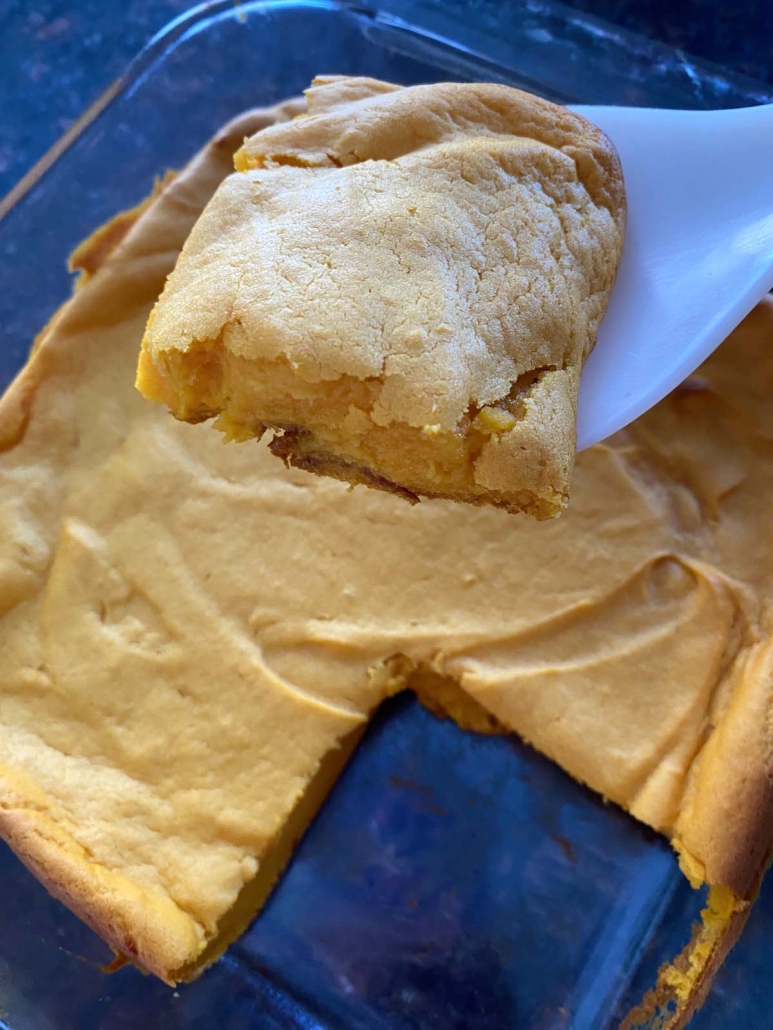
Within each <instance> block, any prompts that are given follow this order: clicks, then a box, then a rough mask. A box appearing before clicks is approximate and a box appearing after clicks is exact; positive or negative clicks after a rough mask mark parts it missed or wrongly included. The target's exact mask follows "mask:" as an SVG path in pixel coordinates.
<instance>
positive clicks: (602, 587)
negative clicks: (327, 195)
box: [0, 108, 773, 1018]
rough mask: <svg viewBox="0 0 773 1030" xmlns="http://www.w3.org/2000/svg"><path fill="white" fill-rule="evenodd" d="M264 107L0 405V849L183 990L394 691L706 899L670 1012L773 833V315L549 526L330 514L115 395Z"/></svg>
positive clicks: (273, 467)
mask: <svg viewBox="0 0 773 1030" xmlns="http://www.w3.org/2000/svg"><path fill="white" fill-rule="evenodd" d="M291 110H292V108H291ZM281 115H282V112H279V116H281ZM261 117H265V116H260V115H256V116H248V117H247V119H246V121H242V122H240V123H237V124H236V125H235V126H233V127H232V128H231V129H230V130H228V131H227V132H226V133H225V134H224V135H223V136H221V137H220V138H219V139H218V140H217V141H216V142H215V143H214V144H213V145H211V146H210V147H209V148H207V149H206V150H205V151H204V152H203V153H202V154H201V155H200V156H199V157H198V158H197V159H195V161H194V162H193V163H192V164H191V166H189V167H188V168H187V169H186V170H185V171H184V172H182V173H181V174H180V175H179V176H177V177H176V178H175V179H174V180H173V181H171V182H167V183H166V184H165V185H164V187H163V189H162V191H161V192H160V194H159V195H158V196H157V197H156V198H155V199H154V200H153V201H152V202H151V203H149V204H148V205H147V206H146V207H145V208H144V209H143V210H142V211H141V212H139V213H136V214H135V216H134V218H133V219H132V218H129V219H124V220H123V222H122V223H121V224H120V228H119V229H116V228H115V226H114V227H112V228H111V229H110V230H108V231H105V232H103V233H100V234H99V235H98V236H97V238H96V240H95V243H94V244H93V245H85V246H84V247H83V248H81V249H80V251H79V254H78V262H79V263H80V264H81V265H82V266H83V267H86V268H88V269H89V271H88V273H87V274H86V275H85V276H84V278H83V279H82V281H81V284H80V286H79V289H78V290H77V292H76V293H75V295H74V297H73V298H72V299H71V300H70V301H69V302H68V304H66V305H65V307H64V308H63V309H62V310H61V311H60V312H59V313H58V314H57V315H56V316H55V318H54V319H53V320H52V321H51V323H50V324H49V326H48V327H47V328H46V330H45V332H44V333H43V334H42V336H41V338H40V339H39V341H38V342H37V344H36V347H35V349H34V352H33V354H32V355H31V358H30V361H29V362H28V364H27V366H26V367H25V369H24V370H23V371H22V372H21V373H20V375H19V377H18V379H17V380H16V381H15V383H14V384H13V385H12V386H11V388H10V389H9V391H8V392H7V393H6V395H5V396H4V398H3V399H2V402H1V403H0V478H1V479H2V484H3V489H2V503H1V504H0V599H1V602H2V607H1V609H0V755H1V756H2V761H1V763H0V832H2V835H3V836H4V838H5V839H6V840H7V841H8V842H9V843H10V845H11V846H12V848H13V849H14V850H15V851H16V852H17V854H19V856H20V857H21V858H22V859H23V860H24V861H25V862H26V863H27V864H28V865H29V866H30V868H31V869H33V871H34V872H35V873H36V874H37V875H38V876H39V878H40V879H41V881H42V882H43V883H45V884H46V886H47V887H48V888H49V889H50V890H51V891H52V892H53V893H54V894H56V895H57V896H58V897H60V898H62V899H63V900H64V901H65V902H66V903H67V904H68V905H70V907H71V908H73V909H74V910H75V911H76V912H77V913H78V914H80V915H81V916H82V917H83V918H84V919H85V920H86V921H87V922H89V923H90V924H91V925H92V926H94V927H95V928H96V929H97V930H98V931H99V932H100V933H101V934H102V935H103V936H104V937H105V939H106V940H108V941H109V942H110V943H111V944H112V945H113V947H114V948H116V950H118V951H119V952H122V953H123V954H125V955H127V956H128V957H129V958H130V959H131V960H132V961H133V962H135V963H136V964H138V965H139V966H141V967H142V968H144V969H146V970H149V971H151V972H153V973H155V974H156V975H158V976H160V977H162V978H163V979H165V980H167V981H169V982H173V981H175V980H178V979H181V978H183V977H189V976H191V975H195V973H197V972H198V971H199V970H200V969H201V968H203V966H204V965H205V964H206V963H207V962H208V961H210V960H212V959H213V958H214V957H216V955H217V954H218V953H219V951H220V950H222V948H223V947H224V946H225V945H226V944H227V942H228V941H229V940H230V939H231V938H232V937H233V936H234V935H235V934H238V932H239V931H240V929H241V928H243V926H244V925H246V923H247V922H248V921H249V919H250V917H251V915H252V914H253V913H254V911H255V910H256V908H257V907H258V906H259V905H260V903H261V902H262V899H263V898H264V897H265V896H266V894H267V892H268V891H269V890H270V887H271V885H272V884H273V882H274V881H275V879H276V876H277V875H278V873H279V871H280V869H281V867H282V865H283V863H284V862H285V861H286V859H287V856H288V855H289V853H290V851H291V849H292V844H293V842H294V840H295V839H296V838H297V836H298V835H299V834H300V833H302V831H303V828H304V827H305V825H307V822H308V820H309V819H310V818H311V815H312V814H313V812H314V811H316V809H317V808H318V806H319V805H320V804H321V803H322V800H323V798H324V795H325V793H326V792H327V790H328V787H329V784H330V782H331V781H332V779H334V777H335V775H336V773H337V770H338V768H339V767H340V766H341V764H343V763H344V762H345V760H346V757H347V755H348V753H349V751H350V750H351V748H353V747H354V746H356V741H357V739H358V737H359V735H360V734H361V733H362V731H363V729H364V728H365V726H366V725H367V723H368V720H369V719H370V717H371V715H372V713H373V712H374V711H375V710H376V708H377V707H378V705H379V704H380V703H381V702H382V700H383V699H384V698H386V697H388V696H391V695H393V694H394V693H396V692H398V691H400V690H403V689H409V690H415V691H416V692H417V694H418V696H419V697H421V698H422V699H423V700H424V702H425V703H426V704H428V706H429V707H431V708H433V709H434V710H435V711H437V712H439V713H448V714H450V716H451V717H452V718H454V719H455V720H456V721H458V722H459V723H460V724H461V725H462V726H467V727H469V728H471V729H476V730H485V731H497V730H499V731H501V730H502V729H507V730H512V731H515V732H517V733H519V734H520V735H521V736H522V737H524V738H525V739H526V740H528V741H530V742H531V743H532V744H533V745H534V746H535V747H537V748H538V749H539V750H541V751H542V752H544V753H545V754H547V755H548V756H550V757H551V758H553V759H554V760H555V761H556V762H558V763H559V764H560V765H561V766H562V767H563V768H564V769H566V770H567V771H568V772H569V773H570V774H571V775H572V776H574V777H575V778H576V779H578V780H580V781H582V782H585V783H587V784H589V785H590V786H591V787H592V788H594V789H595V790H597V791H598V792H599V793H600V794H602V795H604V796H605V797H607V798H609V799H610V800H612V801H615V802H616V803H618V804H619V805H621V806H623V807H624V808H626V809H627V810H628V811H630V812H631V813H632V814H633V815H634V816H636V817H637V818H638V819H640V820H642V821H643V822H645V823H647V824H648V825H650V826H652V827H654V828H655V829H657V830H658V831H660V832H662V833H664V834H665V835H667V836H668V837H669V838H670V839H671V840H672V841H673V843H674V845H675V847H676V848H677V850H678V852H679V854H680V858H681V861H682V865H683V868H684V869H685V871H686V872H687V873H688V875H689V876H690V877H691V879H692V880H693V882H695V883H696V884H697V883H699V882H701V881H705V882H707V883H709V884H711V885H712V886H713V887H714V888H715V890H714V893H713V901H712V903H713V905H714V909H715V914H714V915H713V916H712V917H710V918H709V919H708V921H707V924H706V929H705V930H704V931H701V933H702V934H703V936H702V938H700V939H699V940H698V942H697V944H696V945H695V946H694V947H693V948H692V949H691V950H690V953H689V956H688V957H687V958H685V960H684V962H683V963H682V964H683V965H684V966H685V968H682V969H679V968H677V969H676V971H672V972H671V973H670V974H669V975H668V976H667V977H666V978H665V979H664V980H663V982H662V984H661V987H662V990H663V991H664V992H665V995H666V996H668V997H672V998H675V999H676V1000H677V1002H678V1009H679V1011H680V1012H682V1013H684V1012H686V1011H687V1010H688V1009H689V1007H690V1005H692V1004H693V1002H694V1000H695V999H696V998H697V997H698V996H699V992H700V990H701V989H703V987H705V985H706V984H707V982H708V978H709V976H710V972H711V970H712V968H713V967H714V965H716V963H717V962H718V961H719V958H720V957H721V955H722V953H723V950H724V949H725V948H726V947H727V946H728V944H729V942H730V941H731V939H732V936H733V934H735V933H736V932H737V931H738V929H739V928H740V925H741V924H742V922H743V919H744V918H745V915H746V912H747V911H748V904H749V902H750V900H751V899H752V897H753V896H754V892H755V891H756V888H757V885H758V882H759V878H760V876H761V872H762V869H763V868H764V865H765V863H766V861H767V858H768V854H769V849H770V843H771V841H770V834H771V826H773V819H772V818H771V816H772V815H773V813H772V812H771V791H770V778H769V754H770V749H769V745H768V732H769V726H770V720H769V717H768V712H769V705H770V693H771V685H772V677H771V660H772V659H771V653H772V647H771V636H770V630H771V596H772V595H773V590H772V589H771V583H772V582H773V558H772V556H771V553H770V549H769V548H768V547H767V539H768V528H769V527H768V512H769V508H770V504H769V500H770V498H771V497H773V468H772V466H771V462H770V448H771V441H773V422H772V421H771V420H772V419H773V412H771V407H770V403H769V398H770V396H771V390H772V389H773V351H771V348H770V346H769V341H770V338H771V334H772V333H773V308H772V307H771V306H770V305H769V304H767V303H766V304H763V305H761V306H760V307H759V308H758V309H757V310H756V311H755V312H754V313H753V314H752V315H751V316H750V317H749V318H748V319H747V320H746V322H745V323H744V324H743V325H742V326H741V327H740V328H739V329H738V331H737V332H736V333H734V334H733V336H732V337H731V338H730V340H729V341H728V342H727V343H726V344H725V345H724V346H723V347H722V348H721V349H720V350H719V351H718V352H717V353H716V354H715V355H714V356H713V357H712V358H711V360H710V361H709V362H707V363H706V365H705V366H704V367H703V369H702V370H701V372H700V374H699V375H698V376H696V377H693V378H692V379H691V380H689V381H688V382H687V383H686V384H685V385H684V386H683V387H682V388H680V389H679V390H677V391H676V392H675V393H674V394H673V395H672V396H671V397H670V398H668V399H667V400H666V401H664V402H663V403H662V404H661V405H660V406H659V407H658V408H657V409H656V410H654V411H653V412H651V413H650V414H649V415H648V416H647V417H645V418H643V419H641V420H639V422H637V423H636V424H635V425H634V426H632V427H630V428H629V429H628V430H627V431H626V432H625V433H622V434H619V435H618V436H617V437H615V438H613V439H612V440H610V441H608V442H607V443H606V444H605V445H603V446H600V447H597V448H594V449H592V450H591V451H589V452H588V453H587V454H583V455H582V456H581V457H580V460H579V463H578V469H577V473H576V481H575V488H574V503H573V506H572V509H571V511H570V512H569V513H568V514H567V515H566V516H565V517H564V518H562V519H561V520H559V521H552V522H546V523H540V524H538V523H533V522H527V521H526V520H513V519H511V518H510V517H509V516H508V515H507V513H505V512H501V511H496V510H494V509H491V508H472V507H469V506H461V505H457V504H453V503H447V502H443V501H434V502H431V503H427V504H422V505H421V506H419V507H417V508H416V507H414V508H412V507H409V506H408V505H405V504H404V503H402V502H401V501H400V499H398V498H394V497H391V496H390V495H389V494H386V493H379V492H375V491H362V492H359V493H358V492H355V493H354V494H353V495H352V494H350V493H349V492H348V491H347V489H346V487H345V486H343V485H341V484H338V483H336V482H334V481H332V480H330V479H325V478H322V477H308V476H306V475H304V474H303V473H302V472H295V471H293V470H286V469H284V468H283V467H282V465H281V464H280V463H279V462H277V461H276V460H275V459H274V458H273V457H272V456H271V455H270V454H269V453H267V450H266V448H265V447H264V446H263V445H260V444H256V445H248V446H244V447H233V446H223V445H222V443H221V442H220V440H219V438H218V436H217V434H215V433H212V432H211V430H210V429H208V428H207V427H206V426H194V427H191V426H187V425H183V424H180V423H178V422H177V421H175V420H174V419H173V418H171V417H170V416H169V415H168V414H167V413H166V412H165V411H164V410H163V409H162V408H161V407H160V406H156V405H151V404H148V403H146V402H145V401H144V400H143V399H142V398H141V397H140V396H139V395H138V394H137V393H136V391H135V390H134V387H133V375H134V369H135V363H136V356H137V352H138V349H139V345H140V339H141V337H142V332H143V327H144V325H145V321H146V319H147V315H148V312H149V310H150V308H151V306H152V305H153V303H154V301H155V299H156V297H157V296H158V294H159V292H160V290H161V288H162V286H163V281H164V277H165V276H166V275H167V273H168V272H169V270H170V268H171V266H172V264H173V263H174V259H175V255H176V254H177V252H178V251H179V248H180V247H181V246H182V243H183V241H184V239H185V238H186V236H187V233H188V231H189V228H190V226H191V224H192V222H193V220H194V219H195V217H196V215H197V213H198V212H199V211H200V210H201V209H202V208H203V206H204V204H205V203H206V201H207V198H208V197H209V196H210V195H211V193H212V191H213V190H214V189H215V187H216V185H217V183H218V182H219V181H221V179H222V178H223V176H225V175H226V174H227V172H228V167H229V164H230V152H231V150H232V149H233V148H234V147H235V146H237V145H238V143H239V141H240V140H241V139H242V138H243V136H244V135H245V133H246V132H249V131H251V128H252V127H254V126H255V125H256V124H260V121H259V119H260V118H261ZM122 234H123V235H122ZM95 248H98V250H97V249H95ZM749 368H753V369H754V370H755V375H754V376H752V377H750V376H749V375H748V369H749ZM685 963H686V965H685ZM675 1018H676V1017H675ZM679 1018H681V1017H679Z"/></svg>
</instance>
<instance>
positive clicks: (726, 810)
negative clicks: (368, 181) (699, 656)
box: [674, 639, 773, 899]
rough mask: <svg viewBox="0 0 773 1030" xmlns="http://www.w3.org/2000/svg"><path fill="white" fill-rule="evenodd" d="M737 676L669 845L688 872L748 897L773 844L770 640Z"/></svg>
mask: <svg viewBox="0 0 773 1030" xmlns="http://www.w3.org/2000/svg"><path fill="white" fill-rule="evenodd" d="M740 679H741V681H740V683H739V684H738V685H737V686H736V689H735V690H734V692H733V695H732V698H731V700H730V702H729V705H728V708H727V710H726V712H725V713H724V714H723V718H722V720H721V722H720V723H719V725H717V727H716V728H715V729H714V731H713V733H712V735H711V737H710V738H709V740H708V742H707V743H706V745H705V746H704V748H703V749H702V752H701V753H700V755H699V756H698V758H697V759H696V762H695V763H694V766H693V770H692V772H691V777H690V785H689V788H688V793H687V797H686V800H685V803H684V805H683V807H682V810H681V811H680V813H679V819H678V821H677V824H676V829H675V834H674V844H675V846H676V848H677V850H678V851H679V853H680V858H681V863H682V866H683V868H684V870H685V872H686V873H687V875H688V876H689V877H690V879H692V880H693V881H697V882H706V883H712V884H722V885H723V886H725V887H727V888H729V889H730V890H731V891H733V893H734V894H735V895H736V896H737V897H739V898H744V899H751V898H752V897H754V896H755V894H756V892H757V889H758V886H759V882H760V878H761V876H762V871H763V870H764V869H765V867H766V865H767V863H768V861H769V859H770V854H771V848H772V847H773V782H772V781H771V776H772V775H773V761H772V759H773V750H772V749H771V738H770V734H771V706H772V705H773V640H770V639H769V640H767V641H765V642H764V643H762V644H757V645H755V646H754V647H752V649H751V651H750V653H749V655H748V657H747V658H746V661H745V664H744V668H743V672H742V673H741V677H740ZM698 856H699V857H698Z"/></svg>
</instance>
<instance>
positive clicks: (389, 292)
mask: <svg viewBox="0 0 773 1030" xmlns="http://www.w3.org/2000/svg"><path fill="white" fill-rule="evenodd" d="M307 101H308V108H309V110H308V114H307V115H305V116H304V117H301V118H298V119H295V120H293V121H291V122H285V123H282V124H281V125H277V126H275V127H273V128H271V129H268V130H263V131H261V132H258V133H256V134H254V135H252V136H250V137H249V138H248V139H247V140H246V141H245V142H244V145H243V146H242V147H241V149H240V150H239V151H238V153H237V154H236V168H237V171H236V172H235V173H234V175H232V176H230V177H229V178H227V179H226V180H225V182H224V183H223V184H222V186H221V187H220V188H219V189H218V191H217V192H216V194H215V196H214V197H213V198H212V201H211V202H210V203H209V205H208V206H207V208H206V210H205V212H204V214H203V215H202V217H201V219H200V220H199V222H198V224H197V225H196V226H195V228H194V230H193V232H192V233H191V235H190V237H189V239H188V240H187V242H186V244H185V246H184V247H183V251H182V254H181V256H180V259H179V261H178V262H177V266H176V268H175V270H174V272H173V273H172V275H171V276H170V278H169V282H168V283H167V285H166V287H165V289H164V293H163V295H162V297H161V299H160V300H159V302H158V304H157V305H156V307H155V308H154V310H153V313H152V314H151V317H150V320H149V322H148V328H147V332H146V334H145V338H144V340H143V347H142V354H141V357H140V363H139V372H138V378H137V385H138V386H139V389H140V390H141V391H142V393H144V394H145V396H146V397H148V398H150V399H152V400H157V401H161V402H163V403H165V404H167V405H168V406H169V407H170V409H171V410H172V412H173V413H174V414H175V415H176V416H177V417H178V418H181V419H185V420H187V421H191V422H200V421H202V420H205V419H208V418H210V417H211V416H213V415H219V418H218V421H217V423H216V425H217V426H218V427H219V428H220V429H222V430H223V431H224V432H225V433H226V435H227V437H228V438H229V439H235V440H244V439H249V438H251V437H261V436H262V435H263V434H264V432H266V431H267V430H268V431H269V435H270V436H271V437H272V439H271V443H270V448H271V450H272V451H273V452H274V453H275V454H277V455H279V456H280V457H282V458H283V459H284V460H285V461H286V462H288V463H289V464H292V465H295V466H297V467H299V468H303V469H306V470H308V471H311V472H317V473H321V474H324V475H328V476H334V477H335V478H338V479H343V480H346V481H348V482H350V483H365V484H367V485H369V486H375V487H380V488H383V489H385V490H390V491H393V492H396V493H398V494H400V495H402V496H404V497H406V498H408V499H409V500H412V501H415V500H417V499H418V498H419V497H446V498H452V499H454V500H458V501H464V502H470V503H473V504H493V505H497V506H499V507H503V508H506V509H508V510H509V511H525V512H528V513H529V514H531V515H533V516H535V517H536V518H538V519H544V518H549V517H551V516H554V515H556V514H558V513H559V512H560V511H561V509H562V508H563V507H564V505H565V504H566V502H567V498H568V495H569V482H570V478H571V473H572V467H573V463H574V452H575V422H576V410H577V393H578V384H579V377H580V370H581V368H582V365H583V362H584V361H585V359H586V358H587V356H588V354H589V353H590V351H591V349H592V347H593V345H594V342H595V339H596V332H597V330H598V326H599V323H600V321H601V318H602V316H603V314H604V310H605V308H606V304H607V300H608V298H609V293H610V290H611V288H612V283H613V281H614V278H615V272H616V269H617V265H618V261H619V259H620V253H621V248H622V243H623V231H624V223H625V195H624V189H623V180H622V174H621V170H620V164H619V161H618V159H617V155H616V153H615V151H614V150H613V148H612V145H611V143H610V142H609V140H608V139H607V138H606V137H605V136H604V135H603V134H602V133H601V131H600V130H599V129H597V128H596V127H595V126H593V125H591V124H590V123H589V122H587V121H586V120H585V119H584V118H582V117H580V116H579V115H577V114H573V113H571V112H570V111H568V110H567V109H566V108H564V107H560V106H558V105H557V104H552V103H550V102H548V101H546V100H541V99H540V98H538V97H535V96H532V95H530V94H528V93H523V92H521V91H520V90H516V89H511V88H509V87H507V86H498V85H492V84H469V83H467V84H460V83H438V84H435V85H431V86H414V87H410V88H401V87H398V86H392V85H389V84H387V83H383V82H377V81H373V80H370V79H330V78H326V79H317V80H316V81H315V83H314V84H313V85H312V88H311V89H309V90H308V92H307Z"/></svg>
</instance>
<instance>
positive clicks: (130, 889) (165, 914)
mask: <svg viewBox="0 0 773 1030" xmlns="http://www.w3.org/2000/svg"><path fill="white" fill-rule="evenodd" d="M0 835H2V837H3V839H4V840H5V841H6V843H7V844H8V845H9V847H10V848H11V849H12V851H13V852H14V853H15V854H16V855H17V856H18V857H19V858H20V859H21V860H22V862H23V863H24V864H25V866H26V867H27V868H28V869H29V870H30V872H32V873H34V875H35V876H37V878H38V879H39V880H40V881H41V883H42V884H43V885H44V887H45V888H46V889H47V890H48V891H49V893H50V894H52V895H53V896H54V897H55V898H58V899H59V901H62V902H63V903H64V904H65V905H67V907H68V908H69V909H71V911H73V912H74V913H75V914H76V915H77V916H79V917H80V918H81V919H82V920H83V921H84V922H85V923H87V924H88V925H89V926H90V927H91V928H92V930H95V931H96V932H97V933H98V934H99V935H100V937H102V938H104V940H106V941H107V942H108V944H110V945H111V946H112V947H113V948H114V949H115V951H116V952H117V953H120V954H121V955H125V956H126V957H127V958H129V959H130V961H131V962H133V963H134V964H135V965H137V966H139V967H140V968H141V969H144V970H145V971H147V972H149V973H155V975H156V976H158V977H160V978H161V979H162V980H165V981H166V982H167V983H174V982H175V971H176V970H179V969H181V968H182V967H183V966H185V965H186V964H187V963H189V962H190V961H191V958H192V956H195V955H197V954H199V952H201V951H202V949H203V947H204V943H205V940H204V931H203V929H202V927H201V926H199V925H198V924H197V923H196V922H195V920H193V919H191V918H190V917H189V916H187V915H186V914H185V913H184V912H182V911H181V910H180V909H179V907H178V906H177V905H176V904H175V903H174V902H173V901H171V900H170V899H169V898H165V897H163V896H153V895H151V894H150V893H149V892H147V891H143V890H142V889H141V888H138V887H137V885H136V884H135V883H134V882H133V881H132V880H131V879H129V878H128V877H125V876H122V875H120V873H116V872H114V871H111V870H109V869H106V868H105V867H104V866H101V865H99V864H98V863H94V862H92V861H90V859H89V857H88V855H87V854H86V852H85V851H84V850H83V848H81V847H79V846H78V845H77V844H76V843H75V841H74V840H73V839H72V837H70V836H69V835H68V834H66V833H64V832H63V831H62V830H61V828H60V826H59V825H58V824H57V822H56V821H55V820H53V819H51V818H49V817H48V816H47V815H46V813H45V812H41V811H34V810H32V809H29V808H25V807H20V808H12V807H6V805H5V803H3V804H0Z"/></svg>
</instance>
